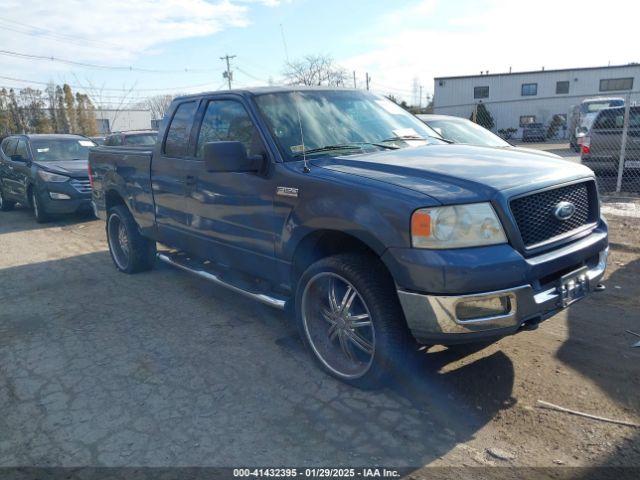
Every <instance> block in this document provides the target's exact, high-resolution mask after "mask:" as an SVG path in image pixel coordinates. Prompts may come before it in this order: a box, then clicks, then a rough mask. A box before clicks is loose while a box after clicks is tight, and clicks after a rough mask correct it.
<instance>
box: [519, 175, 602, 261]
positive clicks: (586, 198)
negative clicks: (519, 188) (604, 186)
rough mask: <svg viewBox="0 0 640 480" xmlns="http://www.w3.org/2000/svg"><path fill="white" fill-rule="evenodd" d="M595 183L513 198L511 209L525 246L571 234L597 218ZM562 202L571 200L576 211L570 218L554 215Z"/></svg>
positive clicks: (534, 245) (533, 245) (585, 183)
mask: <svg viewBox="0 0 640 480" xmlns="http://www.w3.org/2000/svg"><path fill="white" fill-rule="evenodd" d="M597 201H598V197H597V192H596V186H595V182H593V181H588V182H583V183H575V184H572V185H567V186H565V187H560V188H555V189H552V190H545V191H543V192H539V193H534V194H531V195H526V196H524V197H519V198H515V199H513V200H511V202H510V205H511V211H512V213H513V216H514V218H515V220H516V223H517V225H518V229H519V230H520V236H521V237H522V241H523V242H524V245H525V247H526V248H528V249H530V248H534V247H536V246H539V245H541V244H543V243H546V242H548V241H551V240H553V239H555V238H557V237H560V236H568V235H570V234H571V233H572V232H574V231H578V230H580V229H582V228H583V227H584V226H585V225H589V224H592V223H595V222H597V220H598V204H597ZM560 202H570V203H572V204H573V205H574V206H575V213H574V214H573V215H572V216H571V217H570V218H569V219H567V220H559V219H558V218H557V217H556V216H555V213H554V212H555V210H556V207H557V206H558V204H559V203H560Z"/></svg>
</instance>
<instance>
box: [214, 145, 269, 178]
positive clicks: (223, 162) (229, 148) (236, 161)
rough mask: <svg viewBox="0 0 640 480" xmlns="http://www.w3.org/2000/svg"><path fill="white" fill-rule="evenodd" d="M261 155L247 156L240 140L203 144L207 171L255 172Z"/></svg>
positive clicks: (260, 165)
mask: <svg viewBox="0 0 640 480" xmlns="http://www.w3.org/2000/svg"><path fill="white" fill-rule="evenodd" d="M263 162H264V159H263V158H262V156H253V157H249V156H248V155H247V149H246V148H245V147H244V144H243V143H242V142H209V143H205V144H204V163H205V165H206V167H207V171H208V172H257V171H259V170H260V168H261V167H262V163H263Z"/></svg>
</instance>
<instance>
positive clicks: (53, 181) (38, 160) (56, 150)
mask: <svg viewBox="0 0 640 480" xmlns="http://www.w3.org/2000/svg"><path fill="white" fill-rule="evenodd" d="M95 146H96V144H95V143H94V142H92V141H91V140H90V139H88V138H86V137H83V136H81V135H12V136H10V137H7V138H5V139H4V140H3V141H2V144H0V210H2V211H7V210H11V209H12V208H13V207H14V205H15V204H16V203H20V204H22V205H28V206H30V207H31V208H33V213H34V215H35V217H36V220H37V221H38V222H39V223H42V222H45V221H47V220H48V219H49V218H50V216H51V214H57V213H75V212H77V211H80V210H86V211H91V185H90V183H89V174H88V172H87V158H88V156H89V148H91V147H95Z"/></svg>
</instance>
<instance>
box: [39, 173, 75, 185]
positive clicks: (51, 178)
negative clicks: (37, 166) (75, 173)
mask: <svg viewBox="0 0 640 480" xmlns="http://www.w3.org/2000/svg"><path fill="white" fill-rule="evenodd" d="M38 176H39V177H40V178H41V179H42V180H44V181H45V182H66V181H67V180H69V177H66V176H64V175H58V174H57V173H51V172H45V171H44V170H38Z"/></svg>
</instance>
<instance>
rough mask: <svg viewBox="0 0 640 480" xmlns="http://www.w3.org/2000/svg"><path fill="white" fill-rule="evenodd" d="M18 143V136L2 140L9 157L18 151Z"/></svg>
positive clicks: (4, 150)
mask: <svg viewBox="0 0 640 480" xmlns="http://www.w3.org/2000/svg"><path fill="white" fill-rule="evenodd" d="M17 144H18V139H17V138H7V139H6V140H5V141H4V142H2V151H3V152H4V154H5V155H6V156H7V157H10V156H11V155H13V154H14V153H16V145H17Z"/></svg>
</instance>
